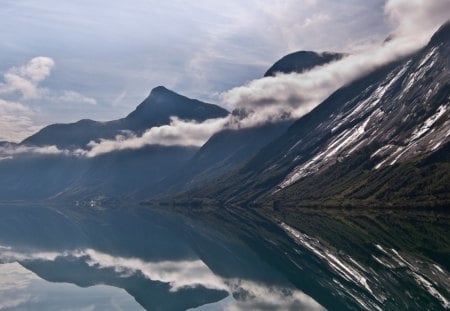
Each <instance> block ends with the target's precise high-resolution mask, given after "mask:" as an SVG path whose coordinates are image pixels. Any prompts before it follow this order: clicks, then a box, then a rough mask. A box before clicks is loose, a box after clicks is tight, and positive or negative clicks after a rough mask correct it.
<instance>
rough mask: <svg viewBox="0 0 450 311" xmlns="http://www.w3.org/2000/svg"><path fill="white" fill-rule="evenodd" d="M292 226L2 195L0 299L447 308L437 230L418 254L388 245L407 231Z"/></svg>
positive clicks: (32, 303) (43, 305)
mask: <svg viewBox="0 0 450 311" xmlns="http://www.w3.org/2000/svg"><path fill="white" fill-rule="evenodd" d="M199 215H201V216H199ZM307 217H309V216H308V215H305V218H307ZM314 221H317V225H315V226H314V228H316V229H317V228H318V230H319V229H320V228H321V226H324V228H329V230H328V234H330V232H332V230H338V231H339V232H342V231H343V230H344V231H345V229H343V228H346V227H342V228H341V227H339V228H337V229H336V224H337V223H344V222H336V221H334V220H333V221H332V220H329V222H328V221H327V220H326V219H325V218H324V219H320V220H314V218H313V217H311V221H309V222H308V223H309V224H310V225H311V226H312V224H313V223H314ZM431 225H433V224H431ZM395 226H396V228H400V227H401V228H402V231H405V229H404V228H407V226H404V227H402V225H401V224H399V223H398V222H397V223H396V224H395ZM295 227H296V228H297V229H294V227H293V226H292V225H290V224H287V222H285V221H284V220H280V221H278V222H271V221H268V220H267V219H266V218H263V217H260V216H258V215H256V214H253V213H244V214H239V213H233V212H225V211H224V212H211V213H198V214H196V215H191V216H190V217H187V216H181V215H179V214H172V213H169V212H167V211H162V210H158V211H157V210H154V209H153V210H152V209H150V208H148V207H135V206H122V205H121V206H110V207H107V208H106V207H103V208H91V207H76V208H74V207H68V206H56V207H55V206H53V207H47V206H42V205H24V204H15V205H12V204H2V205H1V206H0V262H1V264H0V310H145V309H147V310H187V309H191V310H324V309H329V310H352V309H353V310H382V309H383V310H384V309H391V310H399V309H406V308H410V309H418V310H419V309H428V310H441V309H446V308H447V309H448V308H450V304H449V299H450V296H449V292H450V290H449V289H450V281H449V280H450V278H449V274H448V267H446V265H445V262H446V260H447V259H448V258H447V257H446V256H447V254H448V253H446V251H447V250H446V244H445V243H446V240H444V241H443V242H442V243H441V244H442V245H443V246H442V248H443V250H442V251H439V250H436V252H435V253H433V254H431V255H430V256H428V257H427V256H423V252H422V253H420V252H414V251H411V250H410V249H408V250H404V249H403V247H400V246H397V245H404V244H405V245H407V243H406V242H407V239H408V238H407V237H408V236H409V237H410V238H412V234H410V233H408V232H405V233H404V236H403V235H402V234H399V235H398V236H397V237H395V236H393V237H392V241H390V240H389V238H386V237H383V238H380V241H373V240H370V239H361V240H359V239H355V240H353V238H352V236H355V235H356V234H355V232H352V230H354V229H355V226H354V225H350V226H349V228H351V229H348V232H347V233H345V232H342V234H341V233H340V234H339V236H338V235H336V236H335V238H333V237H331V238H330V237H328V236H327V234H324V235H321V234H320V233H318V234H315V232H314V230H311V229H310V228H307V226H305V230H304V231H303V230H299V227H301V222H300V223H299V225H296V226H295ZM375 227H379V225H378V224H377V225H374V228H375ZM435 227H436V225H435ZM300 229H301V228H300ZM369 229H370V228H367V230H369ZM355 230H356V229H355ZM358 230H359V229H358ZM373 230H375V229H373ZM377 230H381V229H379V228H378V229H377ZM446 230H448V228H445V226H444V227H442V228H441V229H440V231H439V230H438V231H434V230H431V231H430V232H433V234H434V235H435V238H436V239H439V238H440V237H439V234H441V233H442V232H444V233H443V234H445V232H446ZM318 232H319V231H318ZM436 232H437V233H436ZM387 233H389V232H387ZM346 234H347V235H346ZM415 234H417V233H415ZM331 236H334V235H331ZM377 236H380V237H382V236H383V235H382V234H379V235H377ZM323 237H324V238H323ZM397 240H398V244H395V242H396V241H397ZM421 254H422V255H421Z"/></svg>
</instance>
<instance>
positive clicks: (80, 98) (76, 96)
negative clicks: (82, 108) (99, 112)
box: [51, 91, 97, 105]
mask: <svg viewBox="0 0 450 311" xmlns="http://www.w3.org/2000/svg"><path fill="white" fill-rule="evenodd" d="M51 99H52V100H53V101H55V102H62V103H76V104H87V105H97V101H96V100H95V99H94V98H91V97H87V96H84V95H83V94H80V93H78V92H75V91H62V93H61V94H59V95H58V94H57V95H54V96H51Z"/></svg>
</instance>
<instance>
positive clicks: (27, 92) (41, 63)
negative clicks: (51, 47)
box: [0, 56, 55, 99]
mask: <svg viewBox="0 0 450 311" xmlns="http://www.w3.org/2000/svg"><path fill="white" fill-rule="evenodd" d="M54 66H55V62H54V60H53V59H51V58H50V57H43V56H39V57H34V58H33V59H31V60H30V61H29V62H28V63H27V64H26V65H24V66H20V67H12V68H10V69H9V70H8V71H7V72H6V73H5V74H4V75H3V79H4V81H5V82H4V83H2V84H0V95H1V94H11V93H16V92H18V93H20V94H21V96H22V98H23V99H33V98H38V97H40V95H41V90H40V89H39V87H38V85H39V83H40V82H42V81H43V80H45V79H46V78H47V77H48V76H49V75H50V73H51V70H52V69H53V67H54Z"/></svg>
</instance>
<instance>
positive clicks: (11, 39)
mask: <svg viewBox="0 0 450 311" xmlns="http://www.w3.org/2000/svg"><path fill="white" fill-rule="evenodd" d="M383 5H384V2H383V1H381V0H373V1H362V0H358V1H357V0H345V1H333V0H283V1H282V0H264V1H263V0H249V1H242V0H229V1H215V0H198V1H183V0H174V1H156V0H134V1H126V2H125V1H120V2H119V1H105V0H97V1H87V0H77V1H61V0H60V1H57V0H40V1H32V0H3V1H2V5H1V7H0V29H2V31H1V32H0V48H1V51H2V53H1V62H0V113H1V114H2V115H3V117H0V130H1V131H2V133H1V134H0V140H6V139H8V140H16V141H17V140H20V139H21V138H23V137H25V136H26V135H28V134H30V133H31V132H33V131H35V130H36V129H38V128H39V127H41V126H44V125H47V124H50V123H54V122H70V121H76V120H78V119H81V118H91V119H96V120H109V119H114V118H119V117H122V116H124V115H126V114H127V113H129V112H130V111H131V110H133V109H134V107H135V106H136V105H137V104H139V103H140V102H141V101H142V100H143V99H144V98H145V97H146V96H147V95H148V93H149V92H150V90H151V89H152V88H153V87H155V86H158V85H165V86H167V87H168V88H170V89H173V90H175V91H177V92H179V93H182V94H184V95H187V96H190V97H195V98H199V99H202V100H205V101H209V102H213V103H218V104H220V102H219V98H220V97H219V96H218V95H219V94H220V93H222V92H224V91H226V90H228V89H230V88H232V87H235V86H239V85H242V84H244V83H245V82H247V81H249V80H252V79H255V78H258V77H260V76H261V75H262V74H263V73H264V72H265V70H267V68H268V67H270V65H271V64H272V63H274V62H275V61H276V60H277V59H279V58H280V57H282V56H283V55H285V54H287V53H290V52H293V51H297V50H317V51H352V50H357V49H358V48H360V47H364V46H366V45H369V44H371V43H373V42H379V41H381V40H383V39H384V38H385V37H386V36H387V35H388V34H389V29H390V27H389V24H388V22H387V21H386V19H385V17H384V16H383ZM40 56H41V57H45V58H48V59H51V60H52V61H53V64H51V65H49V64H48V63H46V64H47V65H48V66H49V67H48V69H49V73H48V75H46V76H45V77H43V78H42V79H40V80H39V81H37V82H36V85H35V86H36V87H37V88H38V89H39V90H40V91H42V92H40V93H39V94H40V95H38V96H34V97H32V98H29V97H28V98H27V97H26V96H24V94H23V93H22V92H21V91H17V90H16V91H5V90H4V91H3V92H2V90H1V86H2V85H3V87H5V84H6V83H7V82H6V80H5V77H3V81H1V77H2V75H5V74H8V73H14V72H15V73H17V74H18V73H21V72H22V73H23V71H24V68H29V67H27V64H28V65H30V64H29V62H30V61H31V60H32V59H34V58H36V57H40ZM19 75H20V74H19ZM10 104H19V105H21V108H20V109H18V107H17V106H15V107H13V108H14V109H13V108H11V106H10ZM22 108H23V109H22ZM8 122H9V123H8Z"/></svg>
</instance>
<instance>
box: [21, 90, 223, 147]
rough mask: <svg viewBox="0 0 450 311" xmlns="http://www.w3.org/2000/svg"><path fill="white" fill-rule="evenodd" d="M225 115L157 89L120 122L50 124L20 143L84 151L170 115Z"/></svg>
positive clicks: (166, 119) (167, 119) (201, 117)
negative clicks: (88, 145)
mask: <svg viewBox="0 0 450 311" xmlns="http://www.w3.org/2000/svg"><path fill="white" fill-rule="evenodd" d="M228 114H229V112H228V111H227V110H225V109H223V108H221V107H219V106H217V105H213V104H208V103H204V102H201V101H199V100H195V99H190V98H188V97H185V96H182V95H180V94H177V93H175V92H173V91H170V90H168V89H167V88H165V87H163V86H159V87H156V88H154V89H153V90H152V91H151V92H150V94H149V96H148V97H147V98H146V99H145V100H144V101H143V102H142V103H140V104H139V105H138V106H137V107H136V109H135V110H134V111H133V112H131V113H130V114H128V115H127V116H126V117H124V118H122V119H117V120H112V121H106V122H99V121H94V120H90V119H82V120H79V121H77V122H74V123H66V124H62V123H59V124H51V125H49V126H47V127H45V128H43V129H41V130H40V131H38V132H37V133H35V134H33V135H32V136H30V137H28V138H26V139H24V140H23V141H22V142H21V144H22V145H33V146H48V145H55V146H57V147H59V148H63V149H66V148H67V149H77V148H84V147H86V145H87V144H88V143H89V142H90V141H93V140H94V141H96V140H99V139H112V138H114V137H115V136H116V135H118V134H120V133H121V132H122V131H125V130H126V131H133V132H135V133H136V134H138V135H139V134H142V133H143V132H144V131H145V130H147V129H149V128H151V127H154V126H161V125H166V124H169V123H170V117H172V116H176V117H179V118H180V119H187V120H194V121H198V122H201V121H205V120H207V119H210V118H220V117H225V116H227V115H228Z"/></svg>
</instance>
